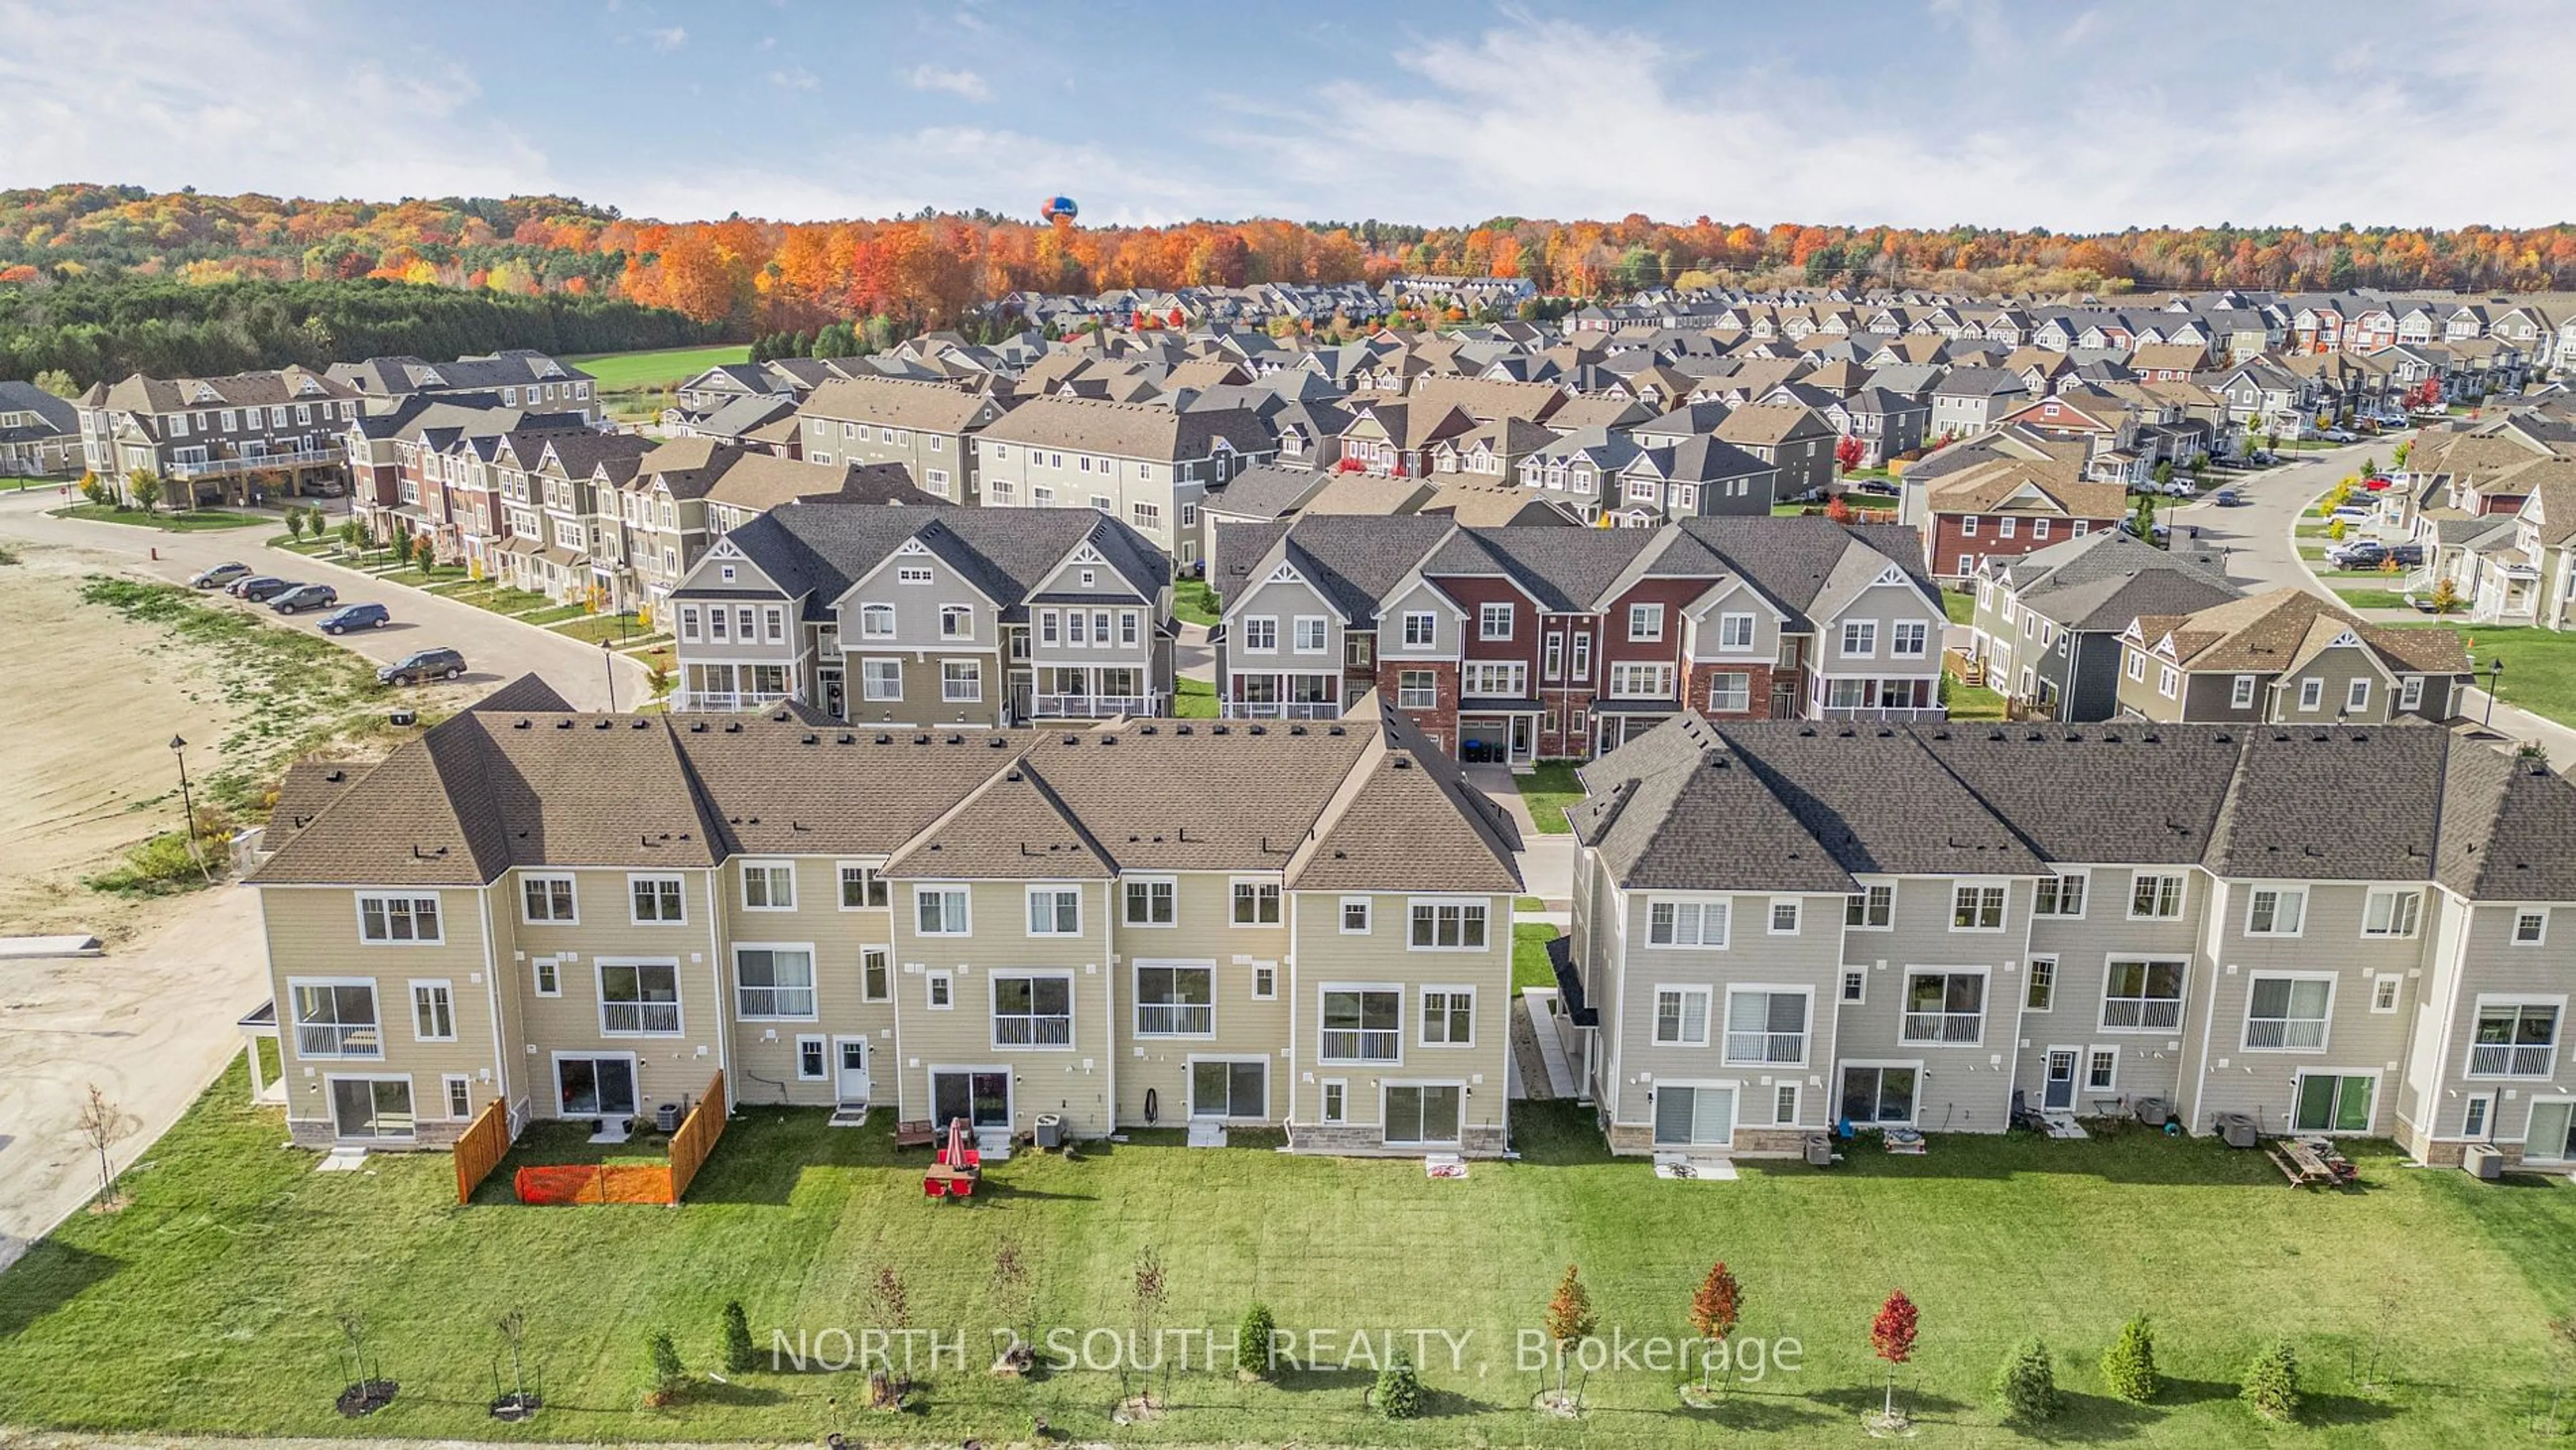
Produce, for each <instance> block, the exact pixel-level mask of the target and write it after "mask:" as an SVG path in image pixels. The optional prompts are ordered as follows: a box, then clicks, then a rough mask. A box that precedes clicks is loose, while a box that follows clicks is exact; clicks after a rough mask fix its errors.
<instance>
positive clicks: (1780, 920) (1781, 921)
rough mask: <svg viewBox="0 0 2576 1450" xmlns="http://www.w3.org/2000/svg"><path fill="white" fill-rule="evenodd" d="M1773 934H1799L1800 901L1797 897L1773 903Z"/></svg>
mask: <svg viewBox="0 0 2576 1450" xmlns="http://www.w3.org/2000/svg"><path fill="white" fill-rule="evenodd" d="M1771 934H1772V935H1773V936H1796V935H1797V934H1798V902H1797V900H1796V898H1794V897H1791V898H1787V899H1783V900H1778V901H1774V902H1772V903H1771Z"/></svg>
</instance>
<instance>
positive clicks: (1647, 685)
mask: <svg viewBox="0 0 2576 1450" xmlns="http://www.w3.org/2000/svg"><path fill="white" fill-rule="evenodd" d="M1672 693H1673V667H1672V666H1671V665H1663V664H1646V663H1642V662H1640V661H1635V660H1620V661H1616V662H1614V663H1613V664H1612V665H1611V666H1610V696H1611V698H1612V699H1618V700H1667V699H1670V698H1672Z"/></svg>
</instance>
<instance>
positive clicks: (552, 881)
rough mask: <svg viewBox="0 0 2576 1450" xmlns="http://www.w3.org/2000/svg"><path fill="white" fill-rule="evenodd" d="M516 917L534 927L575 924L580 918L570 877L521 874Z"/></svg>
mask: <svg viewBox="0 0 2576 1450" xmlns="http://www.w3.org/2000/svg"><path fill="white" fill-rule="evenodd" d="M519 919H520V920H521V921H524V922H527V923H528V924H529V925H531V926H534V925H537V924H539V923H544V924H547V925H551V926H574V925H577V924H579V922H580V921H581V916H580V914H579V913H578V912H577V911H576V910H575V909H574V902H573V890H572V878H571V877H569V876H522V877H520V878H519Z"/></svg>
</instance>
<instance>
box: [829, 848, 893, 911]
mask: <svg viewBox="0 0 2576 1450" xmlns="http://www.w3.org/2000/svg"><path fill="white" fill-rule="evenodd" d="M851 871H864V872H866V873H867V877H866V879H867V880H869V881H873V882H876V883H877V884H879V885H881V886H884V887H885V888H886V893H885V899H886V904H885V905H883V906H852V905H850V903H849V900H848V895H849V893H848V892H847V890H845V888H846V887H847V886H848V884H849V883H848V880H847V879H846V878H847V873H848V872H851ZM872 894H873V893H868V892H862V893H861V895H863V896H864V895H872ZM832 898H833V902H834V904H835V905H837V906H839V908H840V909H841V910H843V911H892V910H894V889H893V884H892V883H891V882H888V881H887V880H886V879H885V862H884V861H882V860H848V861H835V862H833V863H832Z"/></svg>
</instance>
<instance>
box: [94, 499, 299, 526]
mask: <svg viewBox="0 0 2576 1450" xmlns="http://www.w3.org/2000/svg"><path fill="white" fill-rule="evenodd" d="M52 513H53V516H54V517H55V518H58V519H85V520H87V521H89V522H90V523H94V524H131V525H133V526H134V527H136V528H142V529H159V530H160V531H161V532H163V533H165V534H203V533H211V532H214V531H215V530H218V529H247V528H249V527H251V526H252V525H254V524H267V525H268V526H269V527H271V528H275V527H276V526H277V520H275V519H265V518H261V517H259V516H258V515H256V514H237V513H233V512H231V511H230V510H228V509H195V510H188V511H181V512H178V513H173V512H171V511H170V510H168V509H156V510H154V511H153V512H151V513H148V514H147V513H145V512H143V511H142V510H141V509H121V508H118V507H117V506H116V505H114V504H106V503H76V504H73V505H72V506H71V507H69V508H59V509H54V510H52Z"/></svg>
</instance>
